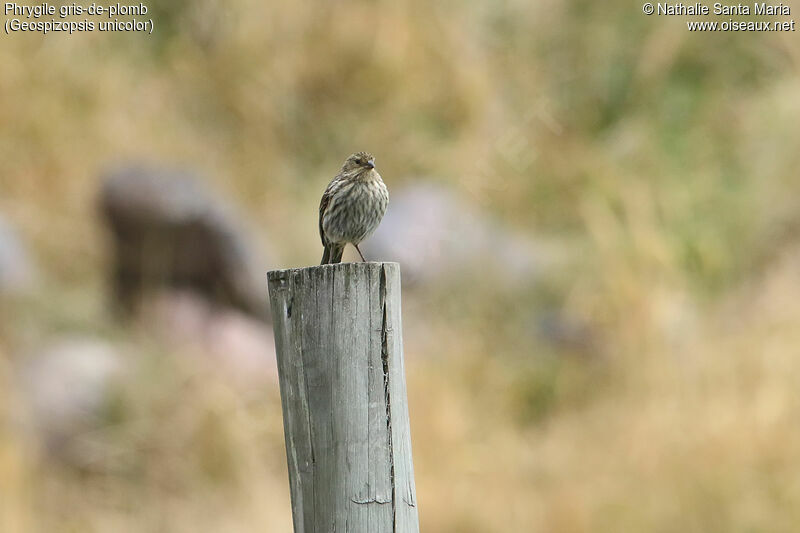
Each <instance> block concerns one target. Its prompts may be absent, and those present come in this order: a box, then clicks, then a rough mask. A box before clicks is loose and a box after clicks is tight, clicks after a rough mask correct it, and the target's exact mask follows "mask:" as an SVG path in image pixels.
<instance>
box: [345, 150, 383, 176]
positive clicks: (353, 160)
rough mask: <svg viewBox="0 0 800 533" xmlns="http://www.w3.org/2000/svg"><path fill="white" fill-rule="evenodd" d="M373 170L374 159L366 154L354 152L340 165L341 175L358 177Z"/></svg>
mask: <svg viewBox="0 0 800 533" xmlns="http://www.w3.org/2000/svg"><path fill="white" fill-rule="evenodd" d="M374 169H375V157H374V156H373V155H372V154H370V153H367V152H356V153H355V154H353V155H351V156H350V157H348V158H347V159H346V160H345V162H344V165H342V173H343V174H350V175H359V174H361V173H365V172H369V171H371V170H374Z"/></svg>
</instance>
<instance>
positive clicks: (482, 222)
mask: <svg viewBox="0 0 800 533" xmlns="http://www.w3.org/2000/svg"><path fill="white" fill-rule="evenodd" d="M362 251H363V252H364V254H365V255H366V256H367V258H368V259H370V260H374V261H397V262H399V263H400V264H401V265H402V269H403V283H404V284H408V285H426V284H429V283H432V282H436V281H439V280H442V279H443V278H444V277H445V276H450V275H452V274H457V275H458V274H464V273H467V272H473V273H474V272H478V271H485V270H486V268H487V267H490V268H499V269H502V270H503V272H504V273H505V275H504V276H502V277H500V278H499V279H501V280H502V281H503V283H506V284H509V286H510V287H511V286H515V285H516V284H518V283H521V282H522V283H526V282H529V281H531V280H534V279H536V278H537V277H538V276H539V275H540V274H541V273H542V271H543V270H545V269H546V268H547V267H548V266H549V265H550V264H551V262H552V253H551V252H550V251H549V250H546V249H545V247H544V246H541V245H539V244H538V243H535V242H534V241H533V240H532V239H531V238H530V237H529V236H527V235H522V234H520V233H518V232H515V231H513V230H511V229H510V228H508V227H504V226H503V225H502V224H500V223H498V222H497V221H495V220H492V218H491V217H490V216H488V215H486V214H485V213H482V212H481V211H480V210H479V209H477V208H476V207H474V206H472V205H470V204H469V203H468V202H466V201H464V200H463V199H462V198H459V196H458V195H457V194H456V193H454V192H453V191H451V190H449V189H447V188H445V187H441V186H435V185H414V186H411V187H408V188H406V189H405V190H402V191H399V192H396V193H395V192H394V191H392V196H391V201H390V202H389V208H388V210H387V212H386V216H385V217H384V219H383V222H382V223H381V225H380V226H379V227H378V230H377V231H376V232H375V234H374V235H373V236H372V237H370V238H369V239H368V240H367V241H365V242H364V244H363V245H362Z"/></svg>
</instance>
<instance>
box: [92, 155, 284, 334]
mask: <svg viewBox="0 0 800 533" xmlns="http://www.w3.org/2000/svg"><path fill="white" fill-rule="evenodd" d="M100 207H101V211H102V214H103V217H104V221H105V223H106V225H107V226H108V228H109V230H110V233H111V236H112V247H113V248H112V253H113V263H114V264H113V274H112V290H113V296H114V301H115V303H116V304H117V306H118V308H119V309H121V310H122V311H126V312H130V311H132V310H134V309H135V308H136V307H137V305H138V304H139V303H140V301H141V299H142V296H143V295H145V294H148V293H150V292H152V291H153V290H157V289H161V288H165V287H167V288H179V289H191V290H193V291H196V292H197V293H199V294H201V295H203V296H204V297H206V298H207V299H208V300H209V301H211V302H213V303H215V304H217V305H221V306H230V307H233V308H236V309H240V310H242V311H244V312H246V313H249V314H250V315H253V316H256V317H259V318H261V319H266V318H268V316H269V313H268V302H267V298H266V294H265V293H266V291H265V289H264V273H265V272H266V271H267V268H266V264H265V262H264V261H263V260H262V259H261V254H259V253H258V252H257V251H256V247H255V243H254V242H253V239H251V238H250V235H249V234H248V233H247V232H246V231H245V230H244V228H243V224H242V223H241V222H240V220H239V219H238V217H237V216H236V215H235V214H234V213H233V211H232V209H231V208H230V207H229V206H227V205H225V204H224V203H223V202H221V201H220V200H219V199H218V198H215V197H213V196H212V195H211V194H209V192H207V191H206V190H205V189H204V188H203V187H202V186H201V184H200V183H199V182H198V180H197V179H195V178H194V176H192V175H191V174H189V173H187V172H181V171H173V170H166V169H160V168H156V167H145V166H128V167H123V168H120V169H117V170H114V171H112V172H109V173H108V174H107V175H106V176H105V178H104V179H103V188H102V191H101V195H100Z"/></svg>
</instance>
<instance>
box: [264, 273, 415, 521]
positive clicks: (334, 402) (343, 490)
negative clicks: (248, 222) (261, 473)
mask: <svg viewBox="0 0 800 533" xmlns="http://www.w3.org/2000/svg"><path fill="white" fill-rule="evenodd" d="M268 280H269V293H270V301H271V304H272V315H273V323H274V328H275V346H276V350H277V355H278V373H279V379H280V388H281V402H282V404H283V425H284V434H285V438H286V456H287V459H288V463H289V484H290V489H291V495H292V515H293V518H294V531H295V533H332V532H340V533H345V532H363V533H384V532H385V533H407V532H418V531H419V523H418V518H417V508H416V490H415V487H414V469H413V463H412V460H411V433H410V428H409V421H408V406H407V403H406V382H405V374H404V369H403V340H402V328H401V322H400V268H399V265H398V264H397V263H343V264H336V265H324V266H318V267H308V268H299V269H290V270H276V271H272V272H270V273H269V275H268Z"/></svg>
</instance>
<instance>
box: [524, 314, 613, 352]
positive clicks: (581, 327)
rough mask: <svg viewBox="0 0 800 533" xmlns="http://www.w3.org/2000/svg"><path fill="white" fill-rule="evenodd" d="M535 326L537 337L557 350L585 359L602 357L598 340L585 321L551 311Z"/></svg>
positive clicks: (540, 318) (600, 344)
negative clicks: (585, 357) (581, 356)
mask: <svg viewBox="0 0 800 533" xmlns="http://www.w3.org/2000/svg"><path fill="white" fill-rule="evenodd" d="M537 326H538V327H537V328H536V330H537V331H538V333H539V336H540V337H541V338H542V339H543V340H545V341H547V342H548V343H549V344H550V345H552V346H553V347H554V348H556V349H558V350H561V351H565V352H570V353H574V354H576V355H583V356H587V357H596V356H600V355H602V352H603V345H602V343H601V342H600V338H599V336H598V334H597V332H596V331H595V330H594V328H592V326H591V325H590V324H589V323H588V322H587V321H585V320H582V319H580V318H577V317H574V316H570V315H568V314H566V313H564V312H560V311H551V312H546V313H544V314H542V315H541V316H540V317H539V319H538V321H537Z"/></svg>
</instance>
